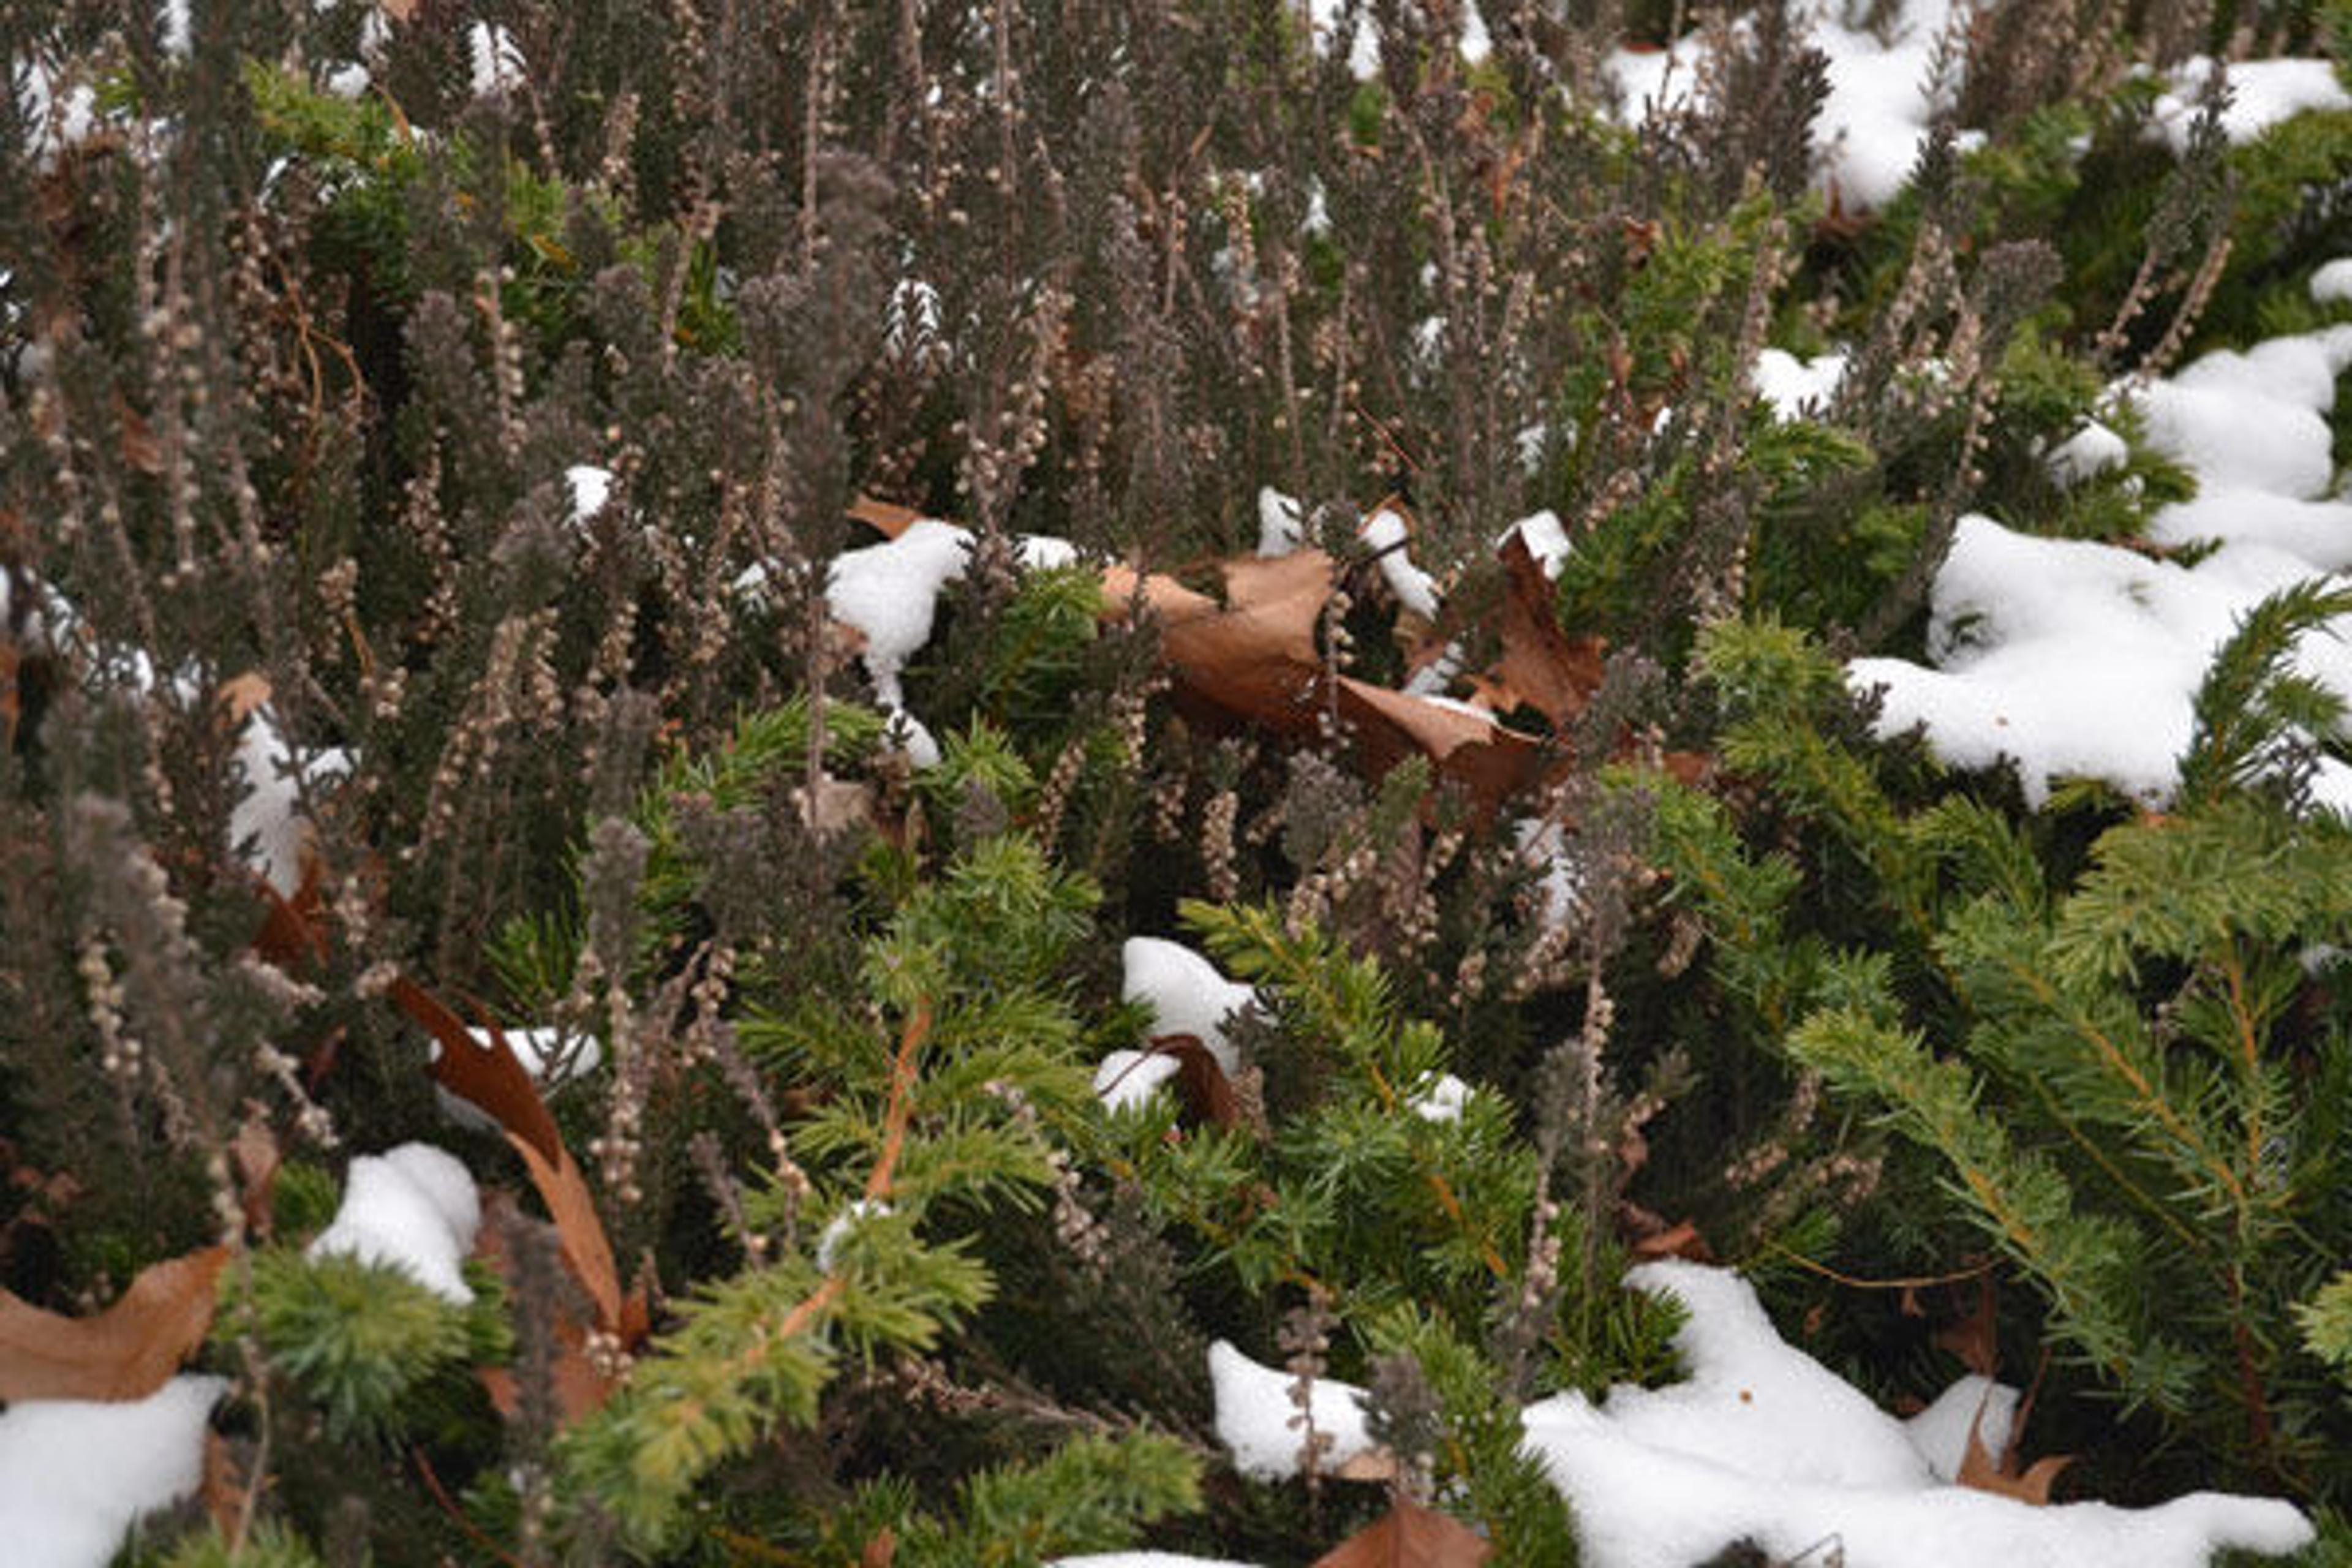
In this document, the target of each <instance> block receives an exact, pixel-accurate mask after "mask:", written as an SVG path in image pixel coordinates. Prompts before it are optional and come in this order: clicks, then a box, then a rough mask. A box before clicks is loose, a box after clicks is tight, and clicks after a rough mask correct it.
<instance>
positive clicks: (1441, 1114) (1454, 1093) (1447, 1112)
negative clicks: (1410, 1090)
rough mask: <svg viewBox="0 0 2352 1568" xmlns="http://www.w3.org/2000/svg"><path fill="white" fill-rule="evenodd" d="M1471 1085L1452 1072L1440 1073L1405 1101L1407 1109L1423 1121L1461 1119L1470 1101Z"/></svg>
mask: <svg viewBox="0 0 2352 1568" xmlns="http://www.w3.org/2000/svg"><path fill="white" fill-rule="evenodd" d="M1469 1100H1470V1086H1469V1085H1468V1084H1466V1083H1464V1082H1463V1081H1462V1080H1461V1079H1458V1078H1455V1077H1454V1075H1453V1074H1452V1073H1450V1072H1447V1073H1440V1074H1438V1075H1437V1077H1436V1078H1435V1079H1432V1080H1431V1081H1430V1083H1429V1086H1428V1087H1427V1088H1425V1089H1420V1090H1418V1091H1417V1092H1415V1093H1414V1094H1413V1095H1412V1098H1411V1099H1409V1100H1406V1101H1405V1109H1406V1110H1410V1111H1412V1113H1413V1114H1414V1115H1415V1116H1418V1117H1420V1118H1421V1119H1422V1120H1423V1121H1461V1120H1462V1108H1463V1106H1465V1105H1466V1104H1468V1103H1469Z"/></svg>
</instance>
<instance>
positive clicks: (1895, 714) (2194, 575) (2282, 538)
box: [1847, 326, 2352, 810]
mask: <svg viewBox="0 0 2352 1568" xmlns="http://www.w3.org/2000/svg"><path fill="white" fill-rule="evenodd" d="M2347 366H2352V326H2338V327H2333V328H2329V329H2326V330H2325V331H2316V332H2309V333H2304V334H2300V335H2295V336H2289V337H2282V338H2274V339H2272V340H2270V341H2268V342H2263V343H2259V344H2256V345H2255V346H2254V347H2253V348H2252V349H2250V350H2247V351H2245V352H2244V353H2238V352H2234V351H2228V350H2225V351H2222V352H2220V353H2212V354H2208V355H2206V356H2205V357H2204V358H2202V359H2200V360H2199V361H2197V363H2194V364H2191V365H2189V367H2188V368H2186V369H2185V370H2183V371H2181V372H2180V373H2179V374H2178V375H2176V376H2173V377H2172V378H2171V379H2170V380H2168V381H2163V382H2158V383H2155V384H2150V385H2147V386H2144V387H2140V388H2137V389H2131V388H2121V389H2118V394H2117V395H2119V396H2123V397H2127V398H2128V399H2129V400H2130V401H2131V403H2132V405H2134V406H2135V407H2136V408H2137V410H2138V412H2139V414H2140V416H2141V417H2142V418H2143V419H2144V421H2145V422H2146V425H2147V437H2148V440H2149V443H2150V444H2151V445H2152V446H2154V447H2157V448H2158V450H2161V451H2163V452H2165V453H2167V454H2168V455H2169V456H2171V457H2173V458H2177V459H2178V460H2179V461H2180V462H2181V463H2183V464H2184V465H2186V466H2187V467H2188V468H2190V469H2191V470H2193V471H2194V472H2195V474H2196V475H2197V478H2198V481H2199V485H2200V493H2199V496H2198V498H2197V499H2196V500H2190V501H2186V502H2181V503H2178V504H2175V505H2172V506H2168V507H2166V508H2164V509H2162V510H2159V511H2158V513H2157V514H2156V516H2155V517H2154V518H2153V519H2152V520H2151V521H2150V524H2149V527H2148V533H2149V536H2150V537H2151V538H2152V539H2153V540H2155V541H2156V542H2158V543H2159V544H2164V545H2170V546H2182V545H2190V544H2194V545H2200V546H2206V547H2210V554H2208V555H2206V556H2204V557H2203V558H2202V559H2200V561H2199V562H2198V563H2196V564H2195V565H2194V566H2184V565H2181V564H2179V563H2176V562H2169V561H2157V560H2150V559H2148V558H2147V557H2146V556H2144V555H2141V554H2138V553H2137V552H2132V551H2128V550H2123V549H2119V548H2117V547H2116V546H2113V545H2106V544H2099V543H2095V542H2087V541H2077V540H2060V539H2042V538H2036V537H2032V536H2030V535H2026V534H2021V533H2014V532H2011V531H2009V530H2008V529H2005V528H2003V527H2001V526H2000V524H1999V523H1996V522H1994V521H1991V520H1990V519H1989V518H1985V517H1980V516H1974V515H1971V516H1969V517H1964V518H1962V519H1961V520H1960V522H1959V526H1958V530H1957V531H1956V533H1955V535H1954V539H1953V542H1952V549H1951V552H1950V554H1949V555H1948V557H1947V558H1946V560H1945V562H1944V564H1943V566H1942V567H1941V568H1940V569H1939V570H1938V571H1937V575H1936V580H1935V583H1934V584H1933V585H1932V587H1931V588H1930V590H1929V595H1928V606H1929V610H1930V612H1931V618H1930V622H1929V626H1928V637H1927V653H1928V657H1929V658H1931V659H1932V660H1933V661H1934V665H1935V666H1936V668H1927V667H1923V666H1920V665H1916V664H1913V663H1910V662H1908V661H1906V660H1901V659H1890V658H1868V659H1856V660H1854V661H1853V663H1852V664H1851V665H1849V666H1848V667H1847V674H1848V679H1849V680H1850V681H1851V682H1852V684H1853V685H1854V686H1855V687H1856V688H1858V689H1867V688H1870V687H1874V686H1884V687H1885V689H1886V696H1885V705H1884V707H1883V709H1882V710H1881V713H1880V716H1879V723H1878V729H1879V732H1880V733H1881V734H1882V735H1888V736H1891V735H1894V734H1898V733H1900V732H1902V731H1905V730H1907V729H1909V728H1910V727H1911V726H1912V725H1914V724H1921V725H1925V726H1926V729H1927V739H1928V742H1929V743H1930V744H1931V745H1932V746H1933V747H1934V748H1935V750H1936V752H1937V755H1939V756H1941V757H1942V758H1943V759H1944V760H1945V761H1946V762H1948V763H1952V764H1954V765H1956V766H1959V767H1966V768H1981V767H1990V766H1993V765H1995V764H1996V763H1999V762H2000V761H2001V760H2003V759H2004V758H2006V759H2009V760H2011V761H2013V762H2014V763H2016V764H2017V767H2018V771H2019V773H2020V775H2021V783H2022V784H2023V786H2024V789H2025V793H2026V797H2027V799H2028V800H2029V801H2030V802H2031V803H2032V804H2034V805H2040V804H2041V803H2042V801H2043V800H2045V799H2047V798H2048V795H2049V790H2050V786H2051V784H2053V782H2055V781H2058V780H2061V779H2066V778H2096V779H2103V780H2105V781H2106V782H2107V783H2109V784H2113V785H2115V786H2116V787H2117V788H2119V789H2122V790H2124V791H2126V793H2128V794H2130V795H2134V796H2135V797H2137V799H2139V800H2141V801H2143V802H2145V803H2147V804H2149V805H2159V804H2161V803H2162V802H2164V801H2165V800H2167V799H2168V798H2169V797H2170V795H2171V794H2172V792H2173V790H2174V789H2175V788H2176V787H2177V786H2178V784H2179V757H2180V755H2181V753H2182V752H2184V751H2185V750H2187V748H2188V746H2189V741H2190V739H2191V738H2192V736H2193V734H2194V732H2195V715H2194V702H2195V700H2196V693H2197V689H2198V687H2199V686H2200V684H2201V683H2202V681H2203V679H2204V676H2205V672H2206V669H2207V668H2208V666H2209V665H2210V662H2211V660H2212V657H2213V655H2214V653H2215V652H2216V651H2217V650H2218V649H2219V648H2220V647H2221V645H2222V644H2223V643H2224V642H2226V641H2227V640H2228V639H2229V637H2231V635H2232V633H2233V632H2234V631H2235V629H2236V626H2237V623H2238V620H2239V619H2240V617H2242V616H2244V615H2245V614H2246V612H2248V611H2249V610H2251V609H2252V607H2253V606H2254V605H2256V604H2257V603H2258V602H2260V601H2261V600H2262V599H2263V598H2264V597H2265V596H2267V595H2271V594H2273V593H2276V592H2278V591H2279V590H2281V589H2284V588H2287V587H2290V586H2293V585H2294V584H2298V583H2302V582H2305V581H2308V580H2310V579H2311V578H2314V577H2318V576H2324V575H2326V574H2329V573H2333V572H2340V571H2344V570H2347V569H2352V501H2347V500H2341V499H2336V498H2332V497H2327V496H2326V490H2327V489H2328V487H2329V486H2330V485H2331V483H2332V482H2333V463H2332V458H2331V455H2330V449H2329V447H2330V436H2329V431H2328V426H2327V420H2326V410H2327V409H2328V408H2329V406H2330V405H2332V403H2333V402H2334V398H2335V384H2336V376H2337V375H2338V374H2342V373H2343V371H2344V370H2345V369H2346V368H2347ZM2086 433H2087V432H2086ZM2081 439H2082V437H2079V436H2078V437H2075V440H2077V441H2079V440H2081ZM2069 445H2070V446H2071V445H2073V443H2071V442H2070V443H2069ZM2061 450H2062V451H2063V450H2064V448H2061ZM2109 450H2110V451H2112V447H2110V448H2109ZM2055 458H2057V454H2053V460H2054V459H2055ZM2347 620H2352V618H2347ZM2326 629H2327V630H2328V631H2332V632H2334V633H2335V634H2336V635H2335V636H2326V635H2317V634H2315V635H2312V636H2308V637H2305V639H2304V640H2303V642H2302V644H2301V645H2300V646H2299V647H2298V649H2297V651H2296V658H2295V664H2296V667H2297V668H2298V669H2299V670H2300V671H2301V672H2302V673H2303V674H2305V675H2307V676H2309V677H2311V678H2312V679H2316V680H2318V681H2320V682H2322V683H2323V684H2325V685H2326V686H2327V687H2329V688H2330V689H2333V690H2335V691H2336V692H2338V693H2340V694H2342V695H2344V696H2346V697H2347V698H2352V647H2347V643H2346V641H2345V640H2344V637H2343V635H2342V634H2344V633H2346V632H2352V624H2347V622H2346V621H2339V622H2338V623H2337V624H2336V625H2335V626H2331V627H2329V628H2326ZM2313 795H2314V798H2315V800H2316V801H2318V802H2319V803H2320V804H2321V805H2327V806H2331V807H2334V808H2336V809H2338V810H2345V809H2352V767H2347V765H2345V764H2344V763H2340V762H2336V761H2335V760H2333V759H2324V760H2323V761H2322V762H2321V763H2320V765H2319V769H2318V772H2317V774H2316V775H2315V779H2314V781H2313Z"/></svg>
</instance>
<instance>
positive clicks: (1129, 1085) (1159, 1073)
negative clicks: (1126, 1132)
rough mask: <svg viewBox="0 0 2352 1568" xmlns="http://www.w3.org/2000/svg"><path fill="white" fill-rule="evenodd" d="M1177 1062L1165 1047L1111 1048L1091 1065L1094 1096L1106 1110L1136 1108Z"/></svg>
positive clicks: (1170, 1074) (1175, 1069) (1169, 1075)
mask: <svg viewBox="0 0 2352 1568" xmlns="http://www.w3.org/2000/svg"><path fill="white" fill-rule="evenodd" d="M1180 1070H1181V1064H1180V1063H1179V1062H1178V1061H1177V1060H1176V1058H1174V1057H1171V1056H1170V1055H1169V1054H1168V1053H1167V1052H1165V1051H1113V1052H1111V1053H1110V1054H1109V1055H1108V1056H1107V1057H1105V1058H1103V1059H1102V1062H1101V1064H1100V1065H1099V1066H1097V1068H1095V1084H1094V1088H1095V1098H1096V1099H1097V1100H1101V1101H1102V1103H1103V1109H1104V1110H1113V1111H1118V1110H1135V1109H1139V1108H1140V1107H1142V1106H1144V1105H1147V1104H1149V1103H1150V1100H1151V1097H1152V1095H1154V1094H1155V1093H1157V1092H1158V1091H1159V1089H1160V1085H1161V1084H1163V1083H1166V1082H1167V1081H1168V1080H1169V1079H1172V1078H1174V1077H1175V1076H1176V1074H1177V1073H1178V1072H1179V1071H1180Z"/></svg>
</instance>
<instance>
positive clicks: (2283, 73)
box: [2156, 55, 2352, 157]
mask: <svg viewBox="0 0 2352 1568" xmlns="http://www.w3.org/2000/svg"><path fill="white" fill-rule="evenodd" d="M2212 74H2213V62H2212V60H2211V59H2210V58H2207V57H2206V56H2204V55H2197V56H2194V57H2192V58H2189V59H2186V60H2183V61H2182V62H2181V63H2180V64H2179V65H2178V66H2175V67H2174V68H2172V71H2171V73H2170V75H2169V77H2168V80H2169V81H2170V83H2171V86H2170V88H2169V89H2168V90H2167V91H2166V92H2165V94H2164V96H2163V97H2161V98H2159V99H2158V100H2156V129H2157V131H2158V133H2159V134H2160V135H2162V136H2163V138H2164V140H2165V142H2166V144H2167V145H2168V146H2169V147H2171V149H2172V151H2173V154H2174V156H2176V157H2178V156H2179V154H2181V153H2186V152H2187V151H2188V150H2189V128H2190V127H2191V126H2192V125H2194V124H2195V123H2196V122H2197V100H2199V99H2200V97H2202V96H2203V95H2204V91H2205V83H2206V81H2207V79H2209V78H2210V77H2211V76H2212ZM2230 94H2231V96H2230V105H2229V107H2228V108H2227V109H2224V110H2222V111H2221V135H2222V137H2223V139H2224V140H2226V141H2227V142H2229V143H2230V144H2231V146H2233V147H2234V146H2237V145H2239V144H2241V143H2242V142H2252V141H2253V140H2254V139H2255V138H2257V137H2259V136H2261V135H2262V133H2263V132H2265V131H2268V130H2269V129H2270V128H2271V127H2272V126H2273V125H2277V124H2281V123H2283V122H2284V121H2289V120H2292V119H2294V117H2295V116H2296V115H2298V114H2301V113H2303V112H2304V111H2305V110H2310V109H2352V94H2347V92H2346V91H2345V90H2344V84H2343V83H2342V82H2340V81H2338V80H2336V67H2335V65H2334V64H2333V63H2332V62H2330V61H2327V60H2323V59H2311V58H2300V59H2293V58H2291V59H2275V60H2238V61H2234V62H2232V63H2231V67H2230Z"/></svg>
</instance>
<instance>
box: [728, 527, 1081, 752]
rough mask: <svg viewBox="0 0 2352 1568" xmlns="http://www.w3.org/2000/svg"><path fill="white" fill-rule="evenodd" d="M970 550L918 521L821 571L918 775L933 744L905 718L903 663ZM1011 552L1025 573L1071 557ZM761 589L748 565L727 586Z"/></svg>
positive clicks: (951, 531) (1019, 546) (1059, 547)
mask: <svg viewBox="0 0 2352 1568" xmlns="http://www.w3.org/2000/svg"><path fill="white" fill-rule="evenodd" d="M972 544H973V535H972V532H971V530H970V529H967V528H958V527H957V526H956V525H955V524H953V523H951V522H941V521H939V520H938V519H937V518H929V517H926V518H919V519H917V520H916V521H913V522H911V523H909V524H908V525H907V529H906V531H905V532H903V533H901V534H899V535H898V538H896V539H890V540H885V541H884V542H881V543H879V544H869V545H866V546H865V547H863V548H861V549H857V550H845V551H843V552H841V553H840V554H839V555H836V556H835V557H834V558H833V562H832V563H831V564H830V565H829V566H827V567H826V569H825V579H824V596H825V604H826V605H827V607H828V608H830V609H831V611H832V612H833V618H834V619H835V620H837V621H839V622H841V623H842V624H843V625H844V626H855V627H856V629H857V631H858V632H859V633H860V634H861V635H862V636H863V637H865V638H866V652H865V659H866V679H868V680H870V681H871V682H873V685H874V697H875V700H876V701H877V702H878V703H879V704H880V705H881V707H882V710H883V711H884V713H885V714H886V715H887V717H888V718H889V720H890V728H889V731H888V733H889V736H890V738H891V740H892V742H893V743H894V744H896V745H897V746H898V749H899V750H901V751H903V752H906V753H907V755H908V758H909V759H910V760H911V761H912V762H913V763H914V764H915V765H916V766H917V767H919V768H927V767H930V766H932V765H933V764H935V763H938V762H939V760H940V748H939V742H937V741H935V740H933V739H932V738H931V732H930V731H929V730H928V729H926V728H925V727H924V725H923V722H922V721H921V720H919V719H918V718H916V717H915V716H914V715H913V714H912V713H910V712H908V710H907V694H906V690H905V689H904V688H903V687H902V686H901V685H900V683H899V677H900V676H901V675H902V674H904V673H905V671H906V668H907V661H908V659H910V658H914V656H915V655H916V653H917V652H918V651H919V650H920V649H921V647H922V646H923V645H924V644H925V643H927V642H929V641H930V640H931V626H932V623H933V622H934V620H935V619H936V618H937V616H938V613H939V600H940V594H941V593H942V592H943V591H944V590H945V589H946V588H947V585H948V584H950V583H957V582H961V581H962V579H963V574H964V571H965V569H966V568H967V567H969V566H970V565H971V548H972ZM1016 550H1017V552H1018V555H1019V559H1020V562H1021V564H1022V565H1023V566H1024V568H1026V569H1027V570H1029V571H1032V572H1035V571H1043V570H1045V569H1047V568H1049V567H1055V566H1067V565H1069V564H1070V563H1073V562H1075V561H1076V559H1077V554H1078V552H1077V548H1076V546H1075V545H1073V544H1071V543H1070V542H1069V541H1068V540H1066V539H1055V538H1052V537H1050V536H1048V535H1045V534H1024V535H1023V536H1022V537H1021V538H1020V539H1019V540H1018V541H1017V542H1016ZM766 584H767V569H766V567H765V566H764V565H757V564H755V565H753V566H752V567H751V569H750V570H749V571H747V572H745V573H744V574H743V575H742V576H741V577H740V578H738V579H737V581H736V584H735V585H736V588H737V590H738V591H739V592H740V593H743V594H746V595H751V596H752V597H757V596H758V595H760V594H761V592H762V591H764V589H765V587H766Z"/></svg>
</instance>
